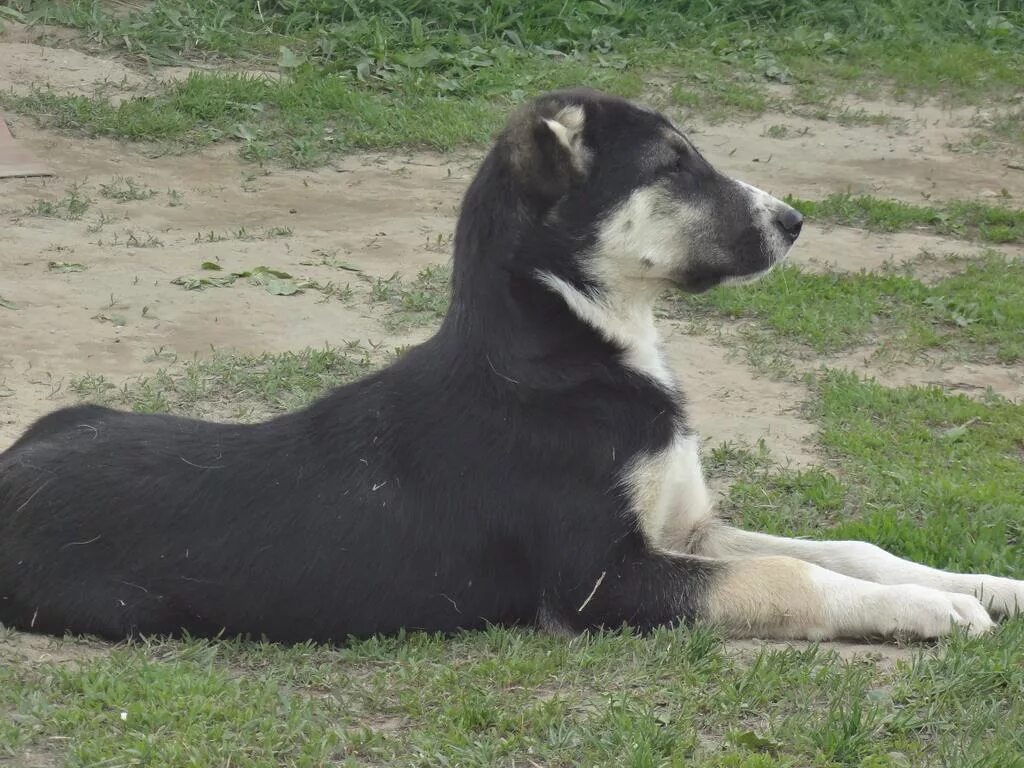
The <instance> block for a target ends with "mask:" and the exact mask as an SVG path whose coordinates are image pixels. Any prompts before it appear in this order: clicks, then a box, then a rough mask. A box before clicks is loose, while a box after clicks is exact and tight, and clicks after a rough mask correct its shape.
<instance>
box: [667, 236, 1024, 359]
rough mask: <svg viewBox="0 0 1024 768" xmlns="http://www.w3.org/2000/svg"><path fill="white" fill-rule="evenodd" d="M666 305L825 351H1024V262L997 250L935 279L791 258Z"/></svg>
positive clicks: (671, 311)
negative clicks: (749, 322)
mask: <svg viewBox="0 0 1024 768" xmlns="http://www.w3.org/2000/svg"><path fill="white" fill-rule="evenodd" d="M659 311H660V313H661V314H663V315H665V316H668V317H675V318H690V319H694V318H697V319H700V318H702V317H704V318H706V317H708V316H709V315H716V316H719V317H726V318H732V319H736V318H752V319H756V320H758V321H759V322H760V323H762V324H763V325H764V326H765V327H767V328H768V329H770V330H771V331H772V332H774V333H775V334H776V335H777V336H778V337H780V338H782V339H785V340H789V341H795V342H797V343H799V344H802V345H805V346H807V347H809V348H810V349H812V350H813V351H815V352H819V353H821V352H837V351H840V350H843V349H848V348H851V347H856V346H863V345H866V344H869V343H880V344H882V345H884V346H887V347H890V348H892V349H893V350H894V351H900V352H911V353H912V352H917V351H920V350H927V349H946V350H951V351H956V352H957V353H959V354H962V355H965V356H969V357H975V358H985V357H995V358H996V359H998V360H1000V361H1002V362H1015V361H1018V360H1021V359H1024V263H1022V262H1021V261H1020V260H1008V259H1006V258H1004V257H1002V256H1000V255H998V254H995V253H991V254H989V255H987V256H985V257H983V258H980V259H977V260H971V261H969V262H967V266H966V267H965V268H964V269H963V271H962V272H960V273H959V274H956V275H953V276H952V277H948V278H946V279H944V280H941V281H940V282H938V283H936V284H934V285H925V284H924V283H921V282H920V281H918V280H915V279H913V278H911V277H908V276H906V275H902V274H885V273H883V274H875V273H871V272H860V273H831V272H830V273H813V272H806V271H803V270H801V269H800V268H799V267H794V266H783V267H780V268H779V269H777V270H775V271H774V272H773V273H772V274H770V275H769V276H768V277H767V278H765V279H764V280H762V281H760V282H758V283H754V284H752V285H748V286H739V287H734V288H718V289H715V290H713V291H709V292H708V293H705V294H701V295H698V296H691V295H684V294H673V295H672V296H670V297H668V298H667V299H666V301H665V302H663V303H662V304H661V305H660V310H659Z"/></svg>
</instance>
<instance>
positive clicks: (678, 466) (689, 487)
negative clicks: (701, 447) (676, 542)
mask: <svg viewBox="0 0 1024 768" xmlns="http://www.w3.org/2000/svg"><path fill="white" fill-rule="evenodd" d="M623 483H624V485H625V487H626V488H627V490H628V492H629V495H630V501H631V506H632V509H633V511H634V513H635V514H636V517H637V523H638V525H639V526H640V530H641V531H642V532H643V534H644V538H645V539H646V540H647V542H648V543H649V544H650V545H651V546H653V547H656V548H665V547H664V546H663V543H664V542H665V541H667V540H669V539H671V538H673V536H672V532H673V531H676V530H684V531H690V530H692V529H693V528H694V527H695V526H697V525H698V524H699V523H700V521H702V520H705V519H706V518H708V517H709V516H710V515H711V512H712V504H711V497H710V495H709V494H708V489H707V485H706V484H705V482H704V473H703V471H702V470H701V466H700V454H699V453H698V447H697V437H696V435H684V434H678V435H676V437H675V438H674V439H673V441H672V442H671V443H670V444H669V445H668V447H667V448H665V449H664V450H662V451H659V452H658V453H656V454H654V455H650V456H643V457H639V458H637V459H636V460H634V461H633V463H632V464H631V465H630V466H629V467H628V468H627V469H626V471H625V473H624V474H623Z"/></svg>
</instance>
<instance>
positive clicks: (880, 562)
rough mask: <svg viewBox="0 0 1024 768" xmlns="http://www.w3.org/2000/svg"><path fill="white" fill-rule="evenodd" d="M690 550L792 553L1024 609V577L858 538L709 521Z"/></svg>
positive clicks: (1004, 612)
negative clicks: (971, 568)
mask: <svg viewBox="0 0 1024 768" xmlns="http://www.w3.org/2000/svg"><path fill="white" fill-rule="evenodd" d="M694 551H695V552H696V553H698V554H701V555H706V556H709V557H727V558H728V557H760V556H771V555H783V556H787V557H795V558H798V559H800V560H804V561H806V562H808V563H814V564H815V565H818V566H821V567H822V568H827V569H829V570H831V571H835V572H837V573H841V574H844V575H846V576H852V577H855V578H858V579H862V580H864V581H872V582H875V583H877V584H888V585H899V584H910V585H916V586H920V587H928V588H930V589H936V590H940V591H942V592H959V593H962V594H965V595H973V596H974V597H976V598H978V599H979V600H980V601H981V602H982V603H983V604H985V605H986V606H987V607H988V609H989V611H990V612H991V614H992V615H993V616H995V617H996V618H1000V617H1003V616H1013V615H1017V614H1024V581H1017V580H1015V579H1008V578H1004V577H1000V576H988V575H983V574H967V573H950V572H948V571H941V570H938V569H936V568H929V567H928V566H926V565H920V564H919V563H914V562H911V561H909V560H903V559H901V558H899V557H896V556H895V555H893V554H890V553H889V552H886V551H885V550H884V549H881V548H879V547H876V546H875V545H874V544H869V543H867V542H863V541H813V540H808V539H789V538H783V537H781V536H769V535H767V534H764V533H754V532H751V531H744V530H741V529H739V528H732V527H730V526H726V525H723V524H717V523H714V524H712V525H710V526H708V527H707V529H706V530H705V531H704V533H703V535H702V536H701V537H700V540H699V541H698V542H696V546H695V548H694Z"/></svg>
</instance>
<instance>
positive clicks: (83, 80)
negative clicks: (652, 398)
mask: <svg viewBox="0 0 1024 768" xmlns="http://www.w3.org/2000/svg"><path fill="white" fill-rule="evenodd" d="M184 74H187V70H161V71H160V72H159V73H156V74H148V73H141V74H140V73H139V72H137V71H136V70H132V69H129V68H127V67H125V66H123V65H122V64H120V63H118V62H116V61H111V60H107V59H102V58H97V57H93V56H89V55H87V54H83V53H80V52H76V51H71V50H66V49H49V48H42V47H40V46H37V45H34V44H32V43H31V42H30V41H29V39H28V37H26V33H25V32H24V30H22V29H20V28H19V27H18V26H17V25H13V24H12V25H8V32H7V33H6V36H5V37H0V88H12V87H13V88H15V89H24V88H27V87H29V86H30V85H31V84H32V83H49V84H50V85H51V86H54V87H56V88H57V89H58V90H62V91H64V92H68V93H82V92H94V91H95V90H96V88H97V87H102V88H104V89H106V90H107V92H108V93H110V94H111V95H112V96H114V97H123V96H125V95H127V94H131V93H136V92H138V91H139V90H144V89H146V88H148V87H151V85H152V83H153V82H154V81H155V80H156V79H165V78H174V77H181V76H183V75H184ZM851 107H856V108H861V107H863V108H864V109H867V110H868V111H872V112H882V113H887V114H892V115H894V116H896V117H899V118H901V122H900V124H899V126H898V127H895V128H893V127H881V128H880V127H871V126H850V127H843V126H839V125H836V124H834V123H824V122H821V121H817V120H809V119H803V118H794V117H793V116H792V115H781V114H780V115H775V114H769V115H765V116H764V117H762V118H760V119H758V120H756V121H753V122H750V123H745V124H740V123H727V124H724V125H717V126H710V125H702V124H700V123H699V122H692V121H691V124H690V125H689V126H688V127H689V128H690V129H691V130H692V131H693V137H694V139H695V141H696V142H697V143H698V145H699V146H701V147H702V148H703V149H704V150H705V151H706V153H707V154H708V155H709V157H710V159H711V160H712V161H713V162H715V163H716V164H717V165H718V166H719V167H720V168H721V169H722V170H724V171H726V172H728V173H731V174H733V175H737V176H740V177H742V178H744V179H745V180H747V181H749V182H750V183H753V184H757V185H758V186H762V187H764V188H766V189H770V190H773V191H775V192H777V193H780V194H781V193H784V192H790V193H793V194H796V195H800V196H805V197H819V196H822V195H825V194H827V193H829V192H833V191H843V190H853V191H868V192H878V193H880V194H883V195H885V196H894V197H900V198H903V199H907V200H912V201H921V200H923V199H924V196H928V197H930V198H932V199H943V198H954V197H986V196H994V195H997V194H1002V193H1003V191H1004V190H1005V193H1006V194H1009V195H1011V196H1012V197H1013V198H1014V199H1016V200H1019V199H1020V198H1022V197H1024V173H1022V172H1020V171H1017V170H1014V169H1011V168H1009V167H1008V166H1007V164H1006V158H1005V157H1002V156H999V155H998V154H995V155H985V156H965V155H959V154H955V153H953V152H952V151H951V150H950V149H949V148H948V145H949V144H950V143H955V142H956V141H959V140H961V139H963V138H964V137H966V136H967V134H968V133H969V131H970V130H971V128H970V125H969V123H970V121H971V119H972V117H973V116H974V112H973V111H972V110H947V109H942V108H939V107H937V106H933V105H924V106H920V107H910V106H907V105H904V104H888V103H874V104H864V103H856V104H854V103H851ZM775 124H786V125H787V126H789V127H791V128H792V129H793V131H794V132H801V131H804V133H803V135H800V136H798V137H797V138H790V139H772V138H768V137H767V136H764V135H762V134H763V132H764V130H765V128H766V127H767V126H770V125H775ZM14 128H15V132H16V135H17V137H18V140H19V141H21V142H23V143H24V144H25V145H26V146H27V147H29V148H31V149H32V150H34V151H35V152H37V153H39V155H40V156H42V157H45V158H46V159H47V160H48V162H49V163H50V164H51V165H52V167H53V168H54V169H57V170H58V173H59V175H58V176H57V177H56V178H52V179H22V180H6V181H0V226H2V228H3V233H4V237H3V244H2V246H0V295H2V296H3V297H5V298H6V299H9V300H11V301H13V302H15V303H16V304H17V306H18V308H17V309H13V310H12V309H5V308H2V307H0V339H2V343H0V449H2V448H4V447H6V446H7V445H8V444H9V443H10V442H11V441H13V440H14V439H15V437H16V436H17V435H18V434H19V433H20V432H21V431H22V430H23V429H24V428H25V427H26V426H28V424H29V423H30V422H31V421H32V420H33V419H34V418H36V417H37V416H39V415H41V414H42V413H44V412H46V411H48V410H50V409H52V408H54V407H57V406H59V405H63V404H67V403H69V402H73V401H74V397H73V395H70V394H69V393H68V392H67V382H68V380H69V379H70V378H72V377H75V376H78V375H82V374H85V373H94V374H103V375H104V376H106V377H107V378H108V379H110V380H112V381H123V380H126V379H129V378H132V377H135V376H138V375H141V374H147V373H152V372H154V371H155V370H156V369H157V368H158V367H160V365H162V363H161V362H159V361H154V360H153V359H152V353H153V351H154V350H156V349H160V348H164V349H169V350H173V351H175V352H177V353H178V354H179V355H183V356H192V355H207V354H209V353H210V350H211V348H217V349H222V350H239V351H246V352H260V351H284V350H293V349H298V348H302V347H306V346H310V345H314V346H316V345H323V344H325V343H330V344H340V343H342V342H343V341H346V340H361V341H364V342H365V341H367V340H372V341H374V342H376V343H379V342H385V343H386V344H388V345H391V346H393V345H396V344H401V343H409V342H414V341H417V340H419V339H422V338H423V337H424V336H425V335H426V334H427V333H429V329H421V330H416V331H413V332H411V333H409V334H407V335H405V336H401V337H396V336H393V335H390V334H388V333H387V331H386V330H385V327H384V325H383V324H382V320H381V317H380V313H379V311H376V310H374V309H373V308H372V307H371V306H370V304H369V303H368V302H367V301H366V299H365V283H364V282H363V281H361V280H360V279H359V278H358V276H356V275H354V273H352V272H347V271H344V270H339V269H337V268H334V267H331V266H327V265H324V264H322V262H323V261H324V258H325V257H327V258H328V259H330V258H334V259H337V260H340V261H344V262H346V263H348V264H351V265H355V266H357V267H358V268H360V269H361V270H363V271H364V272H365V274H367V275H370V276H380V277H387V276H389V275H391V274H392V273H394V272H396V271H397V272H401V273H402V274H404V275H407V276H412V275H414V274H415V273H416V272H417V271H418V270H419V269H421V268H422V267H424V266H426V265H429V264H436V263H439V262H443V261H445V260H446V259H447V258H448V254H447V251H446V250H445V249H444V248H443V247H438V245H437V244H438V242H441V243H444V242H445V241H446V238H447V237H448V236H449V235H450V233H451V232H452V230H453V228H454V222H455V215H456V211H457V205H458V202H459V199H460V197H461V194H462V192H463V190H464V189H465V187H466V184H467V183H468V181H469V179H470V178H471V176H472V172H473V168H474V164H475V162H476V160H477V159H478V155H476V154H473V153H469V154H464V153H463V154H454V155H446V156H440V155H432V154H422V153H420V154H410V155H396V156H378V155H357V156H352V157H348V158H346V159H344V160H341V161H339V162H337V163H336V164H335V165H333V166H331V167H326V168H323V169H320V170H316V171H296V170H286V169H278V168H274V169H272V170H271V171H269V172H268V173H266V174H265V175H263V172H262V171H260V169H258V168H256V167H255V166H253V165H252V164H249V163H245V162H242V161H241V160H239V159H238V158H237V157H236V155H235V151H234V149H235V148H234V147H232V146H222V147H218V148H214V149H211V150H207V151H204V152H202V153H200V154H193V155H188V156H181V157H176V156H173V157H172V156H163V157H155V156H152V155H151V154H148V153H147V150H146V148H145V147H139V146H131V145H123V144H119V143H116V142H112V141H106V140H81V139H75V138H69V137H66V136H61V135H57V134H54V133H49V132H46V131H41V130H38V129H36V128H34V127H33V126H32V124H31V122H30V121H27V120H19V121H16V123H15V125H14ZM118 176H131V177H133V178H134V179H135V180H136V181H137V182H138V183H139V184H141V185H142V186H144V187H147V188H151V189H153V190H156V192H157V194H156V195H155V196H153V197H152V198H150V199H147V200H140V201H132V202H126V203H119V202H116V201H114V200H110V199H107V198H104V197H103V196H102V195H101V194H100V184H104V183H109V182H110V181H111V180H112V179H114V178H115V177H118ZM72 184H79V185H81V187H80V189H81V193H82V194H85V195H87V196H88V197H90V198H91V199H92V201H93V202H92V205H91V207H90V208H89V210H88V211H87V212H86V213H85V215H84V217H83V218H81V219H80V220H77V221H66V220H62V219H57V218H41V217H37V216H29V215H26V213H25V211H26V209H27V208H28V207H29V206H30V205H31V204H33V203H34V202H35V201H37V200H39V199H45V200H59V199H60V198H61V197H63V195H64V194H65V192H66V190H67V189H68V188H69V186H70V185H72ZM169 190H175V191H177V192H178V193H180V204H178V205H171V202H172V196H171V195H170V194H169V192H168V191H169ZM101 216H102V219H101ZM102 222H105V223H102ZM101 223H102V226H101ZM242 228H244V229H245V230H246V232H247V233H248V234H249V235H250V238H248V239H242V238H239V237H237V236H233V235H232V233H237V232H238V230H240V229H242ZM271 228H287V229H288V230H290V232H291V234H288V235H286V236H273V237H264V235H265V233H266V232H267V231H268V230H269V229H271ZM211 232H212V233H214V234H215V235H217V236H224V237H225V238H226V239H217V240H216V241H215V242H209V241H208V240H209V239H210V238H209V233H211ZM252 236H255V239H253V238H252ZM132 237H134V238H135V239H136V240H138V241H142V242H146V241H147V240H150V239H151V238H155V239H156V240H159V241H160V243H162V245H159V246H157V245H153V246H152V247H132V246H130V245H126V244H125V243H126V241H129V240H131V239H132ZM215 239H216V238H215ZM439 239H440V240H439ZM922 250H926V251H929V252H932V253H937V254H942V253H954V252H955V253H962V254H972V253H977V252H978V251H979V248H978V247H977V246H974V245H969V244H965V243H963V242H959V241H955V240H948V239H944V238H939V237H935V236H933V235H928V234H923V233H902V234H897V235H887V236H879V235H872V234H869V233H865V232H862V231H858V230H852V229H845V228H832V229H828V230H825V229H822V228H819V227H808V230H807V234H806V235H805V237H804V238H803V239H802V240H801V243H800V245H799V247H798V248H797V249H796V252H795V255H794V257H793V258H794V259H795V260H796V261H798V262H800V263H803V264H807V265H809V266H810V267H812V268H821V267H824V266H834V267H838V268H841V269H850V270H858V269H872V268H876V267H878V266H880V265H882V264H884V263H886V262H894V263H901V262H903V261H905V260H908V259H911V258H913V257H915V256H917V255H918V254H919V253H920V252H921V251H922ZM1018 252H1019V251H1018ZM204 261H217V262H219V263H220V264H222V265H223V266H224V268H225V270H242V269H249V268H252V267H255V266H259V265H266V266H269V267H273V268H276V269H283V270H286V271H288V272H290V273H292V274H294V275H297V276H302V277H309V278H315V279H318V280H321V281H325V282H326V281H334V282H340V283H346V282H348V283H351V284H352V286H353V288H354V290H355V295H354V297H353V299H352V300H351V301H348V302H342V301H338V300H330V301H323V296H322V295H320V294H319V293H318V292H316V291H307V292H305V293H302V294H298V295H294V296H288V297H281V296H272V295H270V294H268V293H266V292H265V291H263V290H262V289H260V288H258V287H255V286H251V285H247V284H246V283H245V282H244V281H239V282H238V283H236V284H235V285H234V286H232V287H231V288H225V289H208V290H204V291H186V290H184V289H183V288H181V287H179V286H177V285H174V284H172V282H171V281H172V280H173V279H174V278H177V277H179V276H183V275H194V274H197V273H198V272H199V269H200V264H201V263H202V262H204ZM50 262H75V263H81V264H83V265H85V266H86V267H87V269H86V270H85V271H82V272H74V273H60V272H56V271H52V270H50V269H49V268H48V264H49V263H50ZM104 314H105V315H107V316H112V315H115V314H116V315H118V316H120V317H121V318H123V319H124V324H123V325H115V324H113V323H110V322H105V321H103V320H102V319H98V316H101V315H104ZM667 330H668V333H667V336H666V344H667V349H668V352H669V355H670V357H671V360H672V363H673V365H674V366H675V368H676V370H677V372H678V373H679V375H680V378H681V380H682V381H683V383H684V387H685V389H686V391H687V393H688V395H689V397H690V400H691V403H692V410H693V415H694V418H695V421H696V423H697V425H698V427H699V429H700V431H701V432H702V434H703V435H704V438H705V440H706V441H707V442H710V443H713V444H714V443H719V442H721V441H723V440H735V441H740V442H744V443H753V442H755V441H756V440H758V439H759V438H762V437H763V438H764V439H765V440H766V441H767V443H768V446H769V447H770V448H771V450H772V451H773V453H774V454H775V455H776V456H777V457H778V458H779V459H780V460H781V461H783V462H785V461H790V462H793V463H795V464H797V465H802V464H808V463H812V462H814V461H815V458H816V457H815V454H814V449H813V447H812V445H811V440H810V438H811V437H812V436H813V427H812V425H811V424H810V423H808V422H807V421H805V420H803V419H802V418H801V416H800V414H799V405H800V403H801V402H802V401H803V399H804V398H805V397H806V392H805V391H804V390H803V389H802V387H801V386H800V385H798V384H795V383H784V382H774V381H768V380H766V379H763V378H761V379H757V378H755V377H754V376H753V373H752V371H751V370H749V369H748V368H747V367H746V365H745V364H744V363H743V362H742V360H739V359H736V360H734V359H731V358H730V357H728V356H727V355H726V352H725V350H724V349H723V348H721V347H718V346H716V345H715V344H714V343H712V342H711V341H709V340H708V339H706V338H701V337H696V336H687V335H685V334H684V333H682V332H681V331H680V330H679V329H676V328H669V329H667ZM870 352H871V350H870V349H865V350H858V351H856V352H854V353H852V354H849V355H847V356H844V357H843V358H841V359H838V360H833V361H830V362H831V363H832V364H841V365H846V366H848V367H850V368H853V369H856V370H860V371H863V372H866V373H869V374H872V375H876V376H878V377H879V378H880V380H883V381H885V382H886V383H893V384H906V383H917V382H934V383H939V384H942V385H946V386H949V387H951V388H953V389H958V390H962V391H968V392H971V393H977V392H978V391H980V390H984V388H986V387H992V388H993V389H995V390H996V391H997V392H1001V393H1003V394H1007V395H1009V396H1011V397H1017V398H1019V397H1022V396H1024V385H1022V381H1021V376H1020V374H1019V372H1013V371H1011V370H1007V369H1005V368H1002V367H999V366H982V365H970V366H967V365H963V366H946V367H943V366H940V365H937V364H935V365H928V366H917V367H914V366H902V367H898V368H889V369H883V368H879V367H877V366H873V364H870V363H865V362H864V361H865V359H867V358H868V356H869V355H870ZM5 642H6V641H5ZM32 643H34V641H31V642H30V641H29V640H27V639H26V640H19V641H18V642H17V643H16V645H15V646H11V647H13V648H14V650H13V651H12V652H16V653H21V652H28V653H30V655H40V654H42V655H45V654H47V653H51V651H49V650H47V648H49V646H45V647H44V646H38V647H36V645H33V644H32ZM870 648H872V649H873V650H879V649H878V647H877V646H870ZM53 652H54V653H57V654H60V653H62V651H60V650H59V648H58V649H57V650H56V651H53ZM881 652H883V653H890V651H887V650H884V649H882V651H881ZM891 653H892V654H893V656H892V658H905V653H904V652H902V651H898V650H892V651H891Z"/></svg>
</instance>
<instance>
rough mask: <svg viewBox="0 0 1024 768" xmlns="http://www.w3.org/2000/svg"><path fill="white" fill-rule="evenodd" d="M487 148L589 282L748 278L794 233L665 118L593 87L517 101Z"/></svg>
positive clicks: (765, 200) (772, 203)
mask: <svg viewBox="0 0 1024 768" xmlns="http://www.w3.org/2000/svg"><path fill="white" fill-rule="evenodd" d="M497 149H498V150H499V152H500V154H501V156H502V157H503V160H504V162H505V163H506V164H507V167H508V171H509V176H510V178H511V179H512V181H513V183H514V184H516V185H517V186H518V187H519V191H520V194H521V196H522V198H523V199H525V200H526V201H527V205H528V206H529V207H530V208H531V209H532V213H533V214H534V215H535V216H536V221H537V222H539V224H538V226H542V227H544V228H545V229H546V230H547V231H557V232H558V233H559V235H560V236H561V237H562V239H563V241H565V242H569V243H571V244H572V248H573V250H574V251H575V254H574V255H575V257H576V258H577V259H579V260H581V262H582V263H581V266H582V269H583V271H584V272H585V273H586V274H587V276H588V277H589V279H590V280H593V281H595V282H596V283H597V284H598V285H599V286H605V287H611V286H612V285H613V284H615V283H621V282H623V281H630V282H632V281H635V280H649V281H653V282H655V283H661V282H671V283H673V284H675V285H677V286H679V287H680V288H682V289H684V290H687V291H703V290H707V289H708V288H711V287H713V286H715V285H718V284H721V283H723V282H734V281H741V280H745V279H753V278H756V277H759V276H761V275H763V274H765V273H766V272H767V271H768V270H770V269H771V268H772V267H773V266H774V265H775V264H777V263H778V262H779V261H781V260H782V259H783V258H785V256H786V254H787V253H788V251H789V249H790V247H791V246H792V245H793V243H794V242H795V241H796V239H797V237H798V236H799V234H800V228H801V224H802V219H801V216H800V214H799V213H798V212H797V211H795V210H794V209H793V208H791V207H790V206H788V205H786V204H785V203H783V202H782V201H781V200H777V199H776V198H774V197H772V196H771V195H769V194H767V193H766V192H763V191H761V190H759V189H757V188H756V187H752V186H750V185H748V184H744V183H743V182H741V181H738V180H736V179H732V178H729V177H727V176H725V175H723V174H721V173H719V172H718V171H716V170H715V169H714V168H713V167H712V166H711V164H710V163H708V161H707V160H705V159H704V157H703V156H702V155H701V154H700V152H698V151H697V149H696V148H695V147H694V146H693V145H692V144H691V143H690V142H689V140H688V139H687V138H686V136H684V135H683V133H682V132H681V131H680V130H679V129H678V128H676V127H675V126H674V125H673V124H672V122H671V121H670V120H668V119H667V118H666V117H664V116H663V115H661V114H658V113H657V112H654V111H651V110H648V109H644V108H642V107H639V106H637V105H635V104H632V103H630V102H629V101H626V100H624V99H620V98H616V97H612V96H608V95H605V94H602V93H599V92H596V91H589V90H573V91H562V92H556V93H551V94H548V95H545V96H542V97H540V98H538V99H536V100H535V101H533V102H531V103H529V104H527V105H526V106H525V107H524V108H523V109H521V110H520V111H519V112H518V113H517V114H515V115H514V116H513V117H512V118H511V119H510V121H509V123H508V125H507V126H506V128H505V130H504V132H503V133H502V135H501V137H500V138H499V140H498V145H497Z"/></svg>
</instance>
